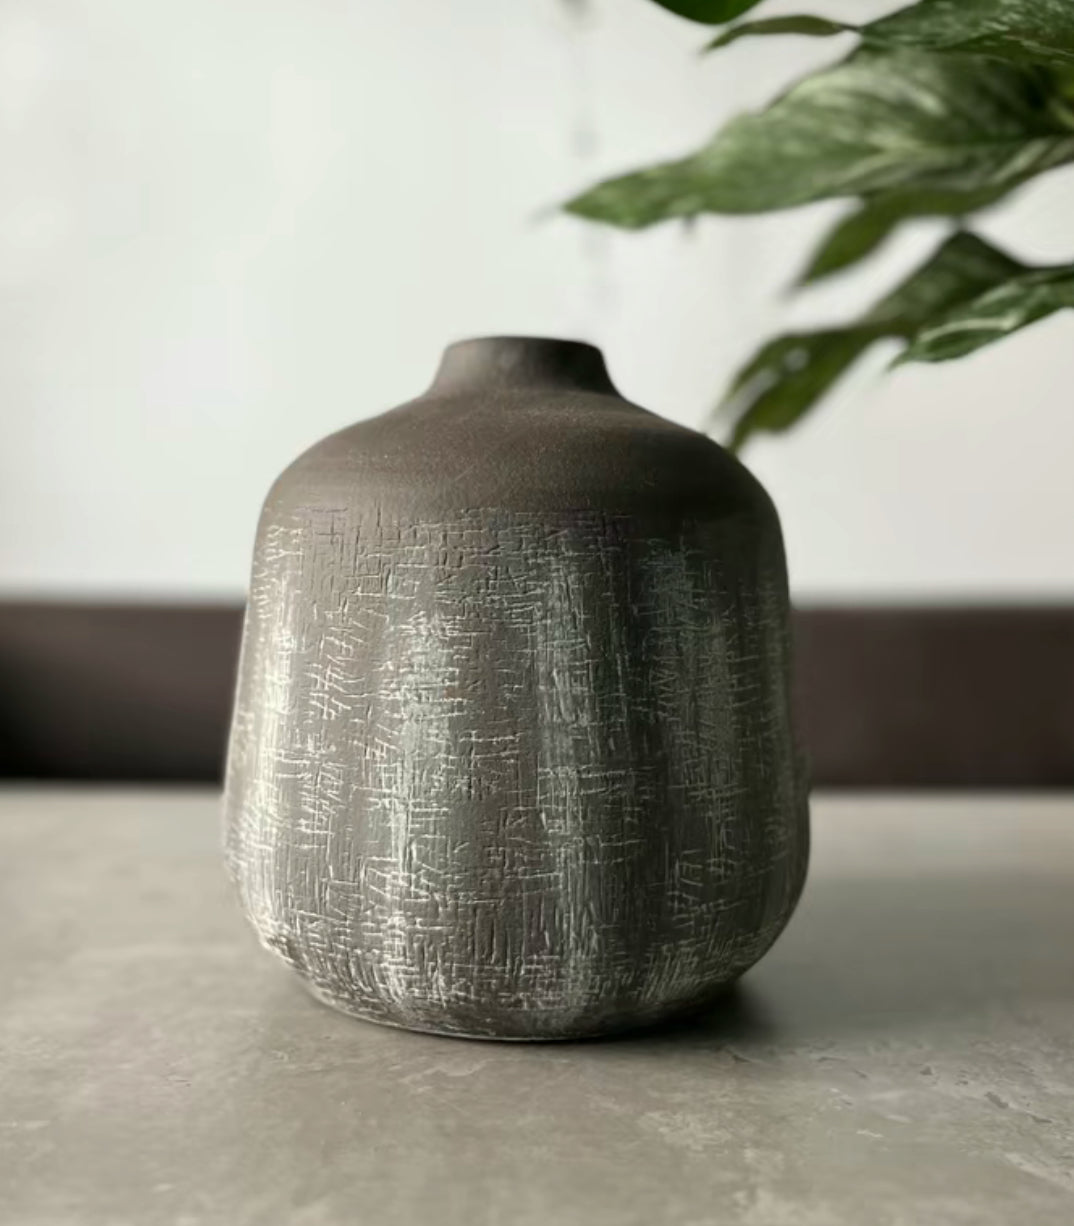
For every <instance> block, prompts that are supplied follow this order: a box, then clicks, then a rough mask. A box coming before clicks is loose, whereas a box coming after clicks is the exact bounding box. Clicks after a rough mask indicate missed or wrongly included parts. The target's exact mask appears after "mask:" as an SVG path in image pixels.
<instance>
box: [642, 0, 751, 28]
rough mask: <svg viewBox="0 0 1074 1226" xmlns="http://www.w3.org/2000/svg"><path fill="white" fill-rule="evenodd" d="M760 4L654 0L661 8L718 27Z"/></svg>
mask: <svg viewBox="0 0 1074 1226" xmlns="http://www.w3.org/2000/svg"><path fill="white" fill-rule="evenodd" d="M760 2H761V0H656V3H657V4H659V5H660V7H661V8H665V9H668V10H669V11H670V12H672V13H675V14H676V15H677V16H679V17H686V18H689V20H690V21H699V22H701V24H702V25H706V26H718V25H722V24H723V23H724V22H725V21H734V19H735V18H736V17H741V16H742V14H743V13H748V12H749V11H750V9H752V8H756V7H757V5H758V4H760Z"/></svg>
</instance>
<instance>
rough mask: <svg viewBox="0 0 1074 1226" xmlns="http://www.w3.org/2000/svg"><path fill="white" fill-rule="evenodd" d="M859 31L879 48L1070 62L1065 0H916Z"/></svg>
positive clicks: (1072, 44) (1073, 31)
mask: <svg viewBox="0 0 1074 1226" xmlns="http://www.w3.org/2000/svg"><path fill="white" fill-rule="evenodd" d="M863 33H864V35H865V37H866V38H867V39H868V40H869V41H870V42H873V43H883V44H884V45H885V46H909V47H922V48H926V49H929V50H933V51H957V52H964V53H968V54H972V55H994V56H998V57H1000V58H1002V59H1009V60H1026V61H1031V62H1035V63H1043V64H1056V65H1068V66H1070V65H1074V4H1072V3H1071V0H920V2H919V3H918V4H915V5H912V6H911V7H910V8H905V9H900V10H899V11H898V12H896V13H893V14H891V16H889V17H882V18H881V19H880V20H879V21H874V22H871V23H870V24H869V25H867V26H865V27H864V30H863Z"/></svg>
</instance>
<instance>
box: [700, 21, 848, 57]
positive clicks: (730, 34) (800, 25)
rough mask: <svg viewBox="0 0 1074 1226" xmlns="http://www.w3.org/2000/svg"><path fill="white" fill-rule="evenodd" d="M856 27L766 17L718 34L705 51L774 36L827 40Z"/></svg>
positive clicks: (835, 23)
mask: <svg viewBox="0 0 1074 1226" xmlns="http://www.w3.org/2000/svg"><path fill="white" fill-rule="evenodd" d="M857 28H858V27H857V26H851V25H847V24H845V23H844V22H842V21H829V20H828V19H827V18H826V17H809V16H807V15H805V14H802V15H800V16H796V17H768V18H766V19H765V20H764V21H743V22H740V23H739V24H738V25H737V26H731V28H730V29H728V30H724V31H723V33H722V34H718V35H717V36H716V37H715V38H714V39H713V40H712V42H711V43H709V45H708V47H707V48H706V50H708V51H716V50H718V49H719V48H720V47H728V46H730V45H731V43H737V42H738V40H739V39H740V38H756V37H766V36H771V35H774V34H807V35H809V36H810V37H811V38H829V37H831V35H833V34H845V33H846V32H847V31H849V30H856V29H857Z"/></svg>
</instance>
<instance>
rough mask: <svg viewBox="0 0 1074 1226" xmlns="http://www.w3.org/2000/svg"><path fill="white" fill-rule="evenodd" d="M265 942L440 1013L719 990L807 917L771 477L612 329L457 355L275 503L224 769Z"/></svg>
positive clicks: (575, 1031)
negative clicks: (797, 910)
mask: <svg viewBox="0 0 1074 1226" xmlns="http://www.w3.org/2000/svg"><path fill="white" fill-rule="evenodd" d="M226 810H227V848H228V858H229V862H230V868H231V872H232V874H233V876H234V879H235V881H236V883H237V885H238V889H239V893H240V896H241V899H242V903H243V905H244V907H245V910H246V912H247V914H248V916H249V918H250V920H251V921H252V923H253V925H254V927H255V929H256V930H257V932H258V934H259V936H260V938H261V940H262V942H263V943H264V944H265V945H266V946H267V947H268V948H269V949H271V950H273V951H275V952H276V953H277V954H279V955H280V956H281V957H282V958H283V959H285V960H286V961H287V962H288V963H289V964H290V965H291V966H292V967H294V968H295V970H296V971H298V973H299V974H300V975H301V976H302V978H303V979H304V980H305V982H306V984H307V985H308V987H309V988H310V989H311V990H312V992H313V993H314V994H315V995H316V996H317V997H319V998H320V999H322V1000H324V1001H326V1002H327V1003H329V1004H331V1005H333V1006H335V1007H336V1008H338V1009H342V1010H344V1011H345V1012H347V1013H350V1014H353V1015H355V1016H357V1017H361V1018H365V1019H368V1020H370V1021H374V1022H382V1023H387V1024H391V1025H396V1026H403V1027H408V1028H411V1029H415V1030H425V1031H435V1032H439V1033H445V1034H454V1035H467V1036H475V1037H483V1038H501V1039H566V1038H576V1037H583V1036H592V1035H598V1034H602V1033H606V1032H609V1031H613V1030H620V1029H623V1028H627V1027H634V1026H639V1025H643V1024H648V1023H651V1022H656V1021H659V1020H662V1019H664V1018H667V1017H670V1016H673V1015H676V1014H679V1013H682V1012H684V1011H687V1010H692V1009H696V1008H698V1007H700V1006H703V1005H705V1004H706V1002H708V1001H710V1000H711V999H712V998H713V996H714V995H715V994H716V993H718V992H719V990H720V989H721V988H722V987H724V986H725V985H727V984H728V983H729V982H731V981H733V980H734V979H735V978H736V977H737V976H739V975H741V974H742V972H743V971H745V970H746V969H747V968H748V967H749V966H751V965H752V964H753V963H754V962H756V961H757V959H758V958H760V957H761V955H762V954H763V953H764V952H765V951H766V950H767V949H768V947H769V946H770V945H771V944H772V942H773V941H774V940H775V939H776V937H777V935H778V934H779V932H780V931H781V930H782V928H783V927H784V925H785V924H786V922H787V920H788V918H789V917H790V914H791V912H792V910H793V908H794V906H795V903H796V901H797V899H798V896H799V893H800V891H801V888H802V884H803V880H804V875H805V869H806V860H807V849H808V816H807V805H806V798H805V789H804V786H803V779H802V771H801V768H800V763H799V760H798V757H797V754H796V751H795V740H794V735H793V729H792V721H791V707H790V658H789V629H788V599H787V580H786V567H785V562H784V554H783V546H782V541H781V534H780V528H779V523H778V520H777V516H776V513H775V510H774V509H773V506H772V503H771V501H770V500H769V498H768V497H767V495H766V494H765V493H764V491H763V490H762V488H761V487H760V485H759V484H758V483H757V481H756V480H755V479H754V478H753V477H752V476H751V475H750V474H749V472H748V471H747V470H746V469H745V468H744V467H743V466H742V465H741V464H740V463H739V462H738V461H737V460H735V459H734V458H732V457H731V456H730V455H729V454H727V453H726V452H725V451H723V450H722V449H721V448H720V447H718V446H717V445H716V444H715V443H714V442H712V441H710V440H709V439H707V438H705V437H704V436H702V435H701V434H698V433H695V432H694V431H692V430H688V429H685V428H683V427H681V426H678V425H674V424H672V423H671V422H669V421H666V420H664V419H662V418H661V417H659V416H656V415H654V414H653V413H650V412H647V411H646V410H644V409H642V408H639V407H637V406H636V405H634V404H631V403H629V402H627V401H626V400H624V399H622V398H621V397H620V396H619V394H618V393H617V392H616V389H615V388H614V387H613V385H612V383H611V381H610V379H609V377H608V374H607V371H606V369H605V365H604V362H603V359H602V357H601V355H600V353H599V351H598V350H596V349H594V348H592V347H590V346H588V345H584V344H579V343H574V342H566V341H553V340H538V339H526V338H491V339H484V340H474V341H465V342H462V343H460V344H457V345H454V346H452V347H450V348H449V349H448V350H447V352H446V354H445V356H444V358H443V362H442V365H441V368H440V372H439V374H438V376H437V377H436V380H435V382H434V383H433V385H432V387H431V388H430V390H429V391H428V392H426V393H425V395H423V396H421V397H419V398H418V399H416V400H413V401H411V402H410V403H409V404H405V405H403V406H402V407H401V408H397V409H394V410H392V411H391V412H388V413H384V414H382V415H381V416H378V417H373V418H369V419H367V420H364V421H362V422H360V423H359V424H357V425H355V426H352V427H350V428H349V429H345V430H343V431H341V432H340V433H338V434H334V435H332V436H331V437H330V438H327V439H325V440H324V441H322V442H320V443H318V444H317V445H316V446H314V447H312V448H311V449H310V450H309V451H307V452H306V453H305V454H304V455H302V456H301V457H299V459H297V460H296V461H295V462H294V463H293V464H292V465H291V467H290V468H288V469H287V470H286V471H285V472H284V473H283V475H282V476H281V477H280V478H279V479H278V480H277V481H276V483H275V485H274V486H273V488H272V490H271V492H270V493H269V496H268V499H267V501H266V503H265V507H264V511H263V513H262V517H261V521H260V527H259V530H258V534H257V542H256V550H255V558H254V566H253V575H252V582H251V589H250V597H249V604H248V609H247V615H246V626H245V637H244V645H243V651H242V663H241V667H240V678H239V685H238V695H237V702H236V708H235V715H234V722H233V729H232V738H231V748H230V755H229V763H228V777H227V788H226Z"/></svg>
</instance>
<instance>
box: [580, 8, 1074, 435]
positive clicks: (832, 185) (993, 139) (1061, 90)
mask: <svg viewBox="0 0 1074 1226" xmlns="http://www.w3.org/2000/svg"><path fill="white" fill-rule="evenodd" d="M655 2H656V3H658V4H660V5H662V6H663V7H664V8H666V9H669V10H671V11H672V12H675V13H677V14H679V15H680V16H683V17H688V18H690V19H692V20H694V21H697V22H700V23H703V24H707V25H724V24H726V23H729V22H734V21H735V19H736V18H738V17H741V16H743V15H745V14H747V13H749V12H750V11H751V10H753V9H754V8H756V7H757V6H758V4H759V3H760V2H761V0H655ZM848 32H849V33H853V34H854V35H855V36H857V38H858V46H857V47H856V48H854V49H853V50H852V51H851V53H850V55H849V56H847V58H845V59H844V60H843V61H842V62H840V63H836V64H835V65H833V66H830V67H827V68H824V69H821V70H820V71H818V72H815V73H813V74H811V75H809V76H807V77H806V78H804V79H803V80H801V81H799V82H798V83H796V84H795V85H793V86H792V87H791V88H790V89H789V90H787V92H785V93H784V94H783V95H781V96H780V97H778V98H776V100H775V101H774V102H773V103H772V104H771V105H770V106H768V107H767V108H765V109H764V110H762V111H760V112H756V113H752V114H745V115H741V116H739V117H738V118H737V119H734V120H732V121H731V122H730V123H729V124H727V125H726V126H725V127H724V128H723V129H722V130H721V131H720V132H718V133H717V134H716V135H715V137H714V138H713V139H712V140H711V141H710V142H709V143H708V144H707V145H705V146H704V147H703V148H702V149H700V150H698V151H697V152H695V153H693V154H690V155H689V156H686V157H682V158H679V159H677V160H675V161H670V162H666V163H663V164H661V165H657V166H652V167H648V168H645V169H642V170H638V171H635V172H633V173H630V174H626V175H622V176H620V177H618V178H615V179H611V180H608V181H607V182H604V183H600V184H598V185H596V186H595V187H593V188H591V189H590V190H589V191H587V192H585V193H583V194H582V195H580V196H579V197H577V198H576V199H574V200H572V201H571V202H570V203H569V204H568V205H567V206H566V208H567V210H568V211H569V212H571V213H573V214H575V215H577V216H580V217H583V218H586V219H589V220H591V221H598V222H603V223H606V224H609V225H614V226H619V227H623V228H626V229H640V228H643V227H646V226H651V225H655V224H657V223H660V222H664V221H668V220H672V219H675V218H690V217H695V216H698V215H700V214H705V213H716V214H743V213H761V212H769V211H775V210H781V209H788V208H794V207H797V206H799V205H805V204H809V203H811V202H813V201H817V200H825V199H848V200H853V201H854V205H853V208H852V210H851V211H850V212H848V214H847V215H846V216H845V217H844V218H843V219H842V220H841V221H840V222H839V223H838V224H837V225H836V226H835V227H834V228H833V229H832V230H831V231H830V232H829V233H828V234H827V235H826V236H825V237H824V238H823V239H822V240H821V242H820V244H819V246H818V247H817V249H816V250H815V251H814V253H813V254H812V256H811V257H810V259H809V261H808V263H807V265H806V267H805V269H804V271H803V273H802V274H801V277H800V278H799V284H803V285H804V284H808V283H812V282H815V281H817V280H820V279H821V278H823V277H827V276H830V275H832V274H833V273H836V272H842V271H844V270H846V269H848V268H850V267H852V266H853V265H856V264H858V263H860V262H861V261H863V260H865V259H867V258H868V257H869V256H870V255H872V254H873V253H874V252H875V251H876V250H877V249H878V248H879V247H880V246H881V245H882V244H883V243H884V242H885V241H886V240H887V239H888V238H889V237H890V236H891V235H892V234H893V233H894V232H895V231H896V230H897V229H898V228H899V226H901V225H902V224H903V223H904V222H905V221H908V220H912V219H914V218H920V217H940V218H948V219H951V220H952V221H953V222H955V223H956V224H957V225H958V226H960V227H964V226H965V225H966V224H967V221H968V220H972V218H973V217H974V216H975V215H977V214H978V213H979V212H980V211H981V210H982V209H985V208H989V207H992V206H995V205H997V204H1000V203H1002V202H1003V201H1004V200H1006V198H1007V197H1008V195H1009V194H1010V193H1011V192H1013V191H1015V190H1016V189H1019V188H1021V187H1023V185H1025V184H1027V183H1029V182H1031V181H1032V180H1033V179H1035V178H1036V177H1037V176H1039V175H1041V174H1043V173H1045V172H1046V171H1049V170H1052V169H1053V168H1055V167H1059V166H1063V165H1065V164H1069V163H1074V0H918V3H916V4H909V5H907V6H906V7H904V8H902V9H900V10H898V11H896V12H894V13H892V14H889V15H888V16H887V17H884V18H881V19H880V20H878V21H873V22H869V23H866V24H863V25H859V26H854V25H848V24H845V23H842V22H836V21H830V20H827V19H825V18H821V17H816V16H813V15H810V14H801V15H795V16H782V17H771V18H763V17H762V18H760V19H758V20H747V21H739V22H738V23H737V24H728V25H727V26H726V29H724V30H722V31H721V32H720V33H719V34H718V35H717V36H716V37H715V38H714V39H713V40H712V41H711V42H710V43H709V48H711V49H715V48H717V47H727V46H729V45H730V44H732V43H735V42H738V41H739V40H742V39H746V38H749V37H757V36H774V35H806V36H810V37H828V36H831V35H835V34H844V33H848ZM1065 307H1074V266H1071V267H1060V268H1046V269H1041V268H1037V269H1032V268H1027V267H1025V266H1024V265H1021V264H1017V263H1016V262H1014V261H1013V260H1011V259H1009V258H1008V257H1007V256H1005V255H1003V254H1002V253H1001V252H998V251H996V250H995V248H992V247H989V246H988V245H987V244H985V243H983V242H981V241H980V240H979V239H976V238H974V237H973V236H972V235H970V234H968V233H965V232H960V233H958V234H957V235H956V236H955V237H954V238H952V239H951V240H950V241H949V242H947V243H946V244H944V245H943V246H941V247H940V249H939V250H938V251H937V252H936V253H935V255H934V256H933V257H932V259H930V260H929V261H928V262H927V263H926V264H924V265H923V266H922V267H921V268H920V269H918V271H917V272H916V273H915V274H914V275H913V276H912V277H910V278H909V279H908V280H907V281H906V282H904V283H903V284H902V285H901V286H899V287H898V289H896V290H895V291H894V292H893V293H892V294H889V295H888V296H887V297H885V298H883V299H882V300H881V301H880V302H879V303H877V304H876V305H875V306H874V307H873V309H872V310H871V311H869V312H867V313H866V314H865V315H863V316H862V317H861V318H860V319H858V320H854V321H851V322H849V323H847V324H846V325H844V326H842V327H838V328H827V329H824V330H821V331H816V332H808V333H800V334H794V335H790V336H782V337H777V338H776V339H774V340H772V341H770V342H768V343H767V344H766V345H764V346H763V347H762V348H761V350H760V351H759V352H758V353H757V354H755V355H754V356H753V358H751V359H750V361H748V362H747V363H746V364H745V366H744V367H743V369H742V370H741V371H740V373H739V375H738V376H737V377H736V379H735V380H734V382H733V384H732V386H731V388H730V389H729V391H728V393H727V395H726V397H725V398H724V405H723V408H724V410H725V412H726V413H727V414H729V416H730V418H731V420H732V422H733V439H732V442H733V444H734V445H736V446H740V445H741V444H742V443H743V442H744V441H745V440H746V439H747V438H749V437H750V436H751V435H752V434H753V433H755V432H756V431H759V430H784V429H786V428H787V427H789V426H790V425H792V424H794V423H795V422H797V421H798V420H800V418H801V417H802V416H803V415H804V414H805V413H806V412H808V411H809V410H810V409H811V408H812V407H813V406H814V405H815V404H817V403H818V402H819V401H820V400H821V399H822V397H823V396H824V395H825V393H827V392H828V391H829V390H830V388H831V387H832V386H833V385H834V384H835V383H836V382H837V381H838V380H839V378H841V376H842V375H843V374H844V373H845V372H846V371H847V370H848V369H849V367H850V366H851V365H852V364H853V363H854V362H855V361H857V359H858V358H859V357H860V356H861V355H862V354H863V353H864V352H865V351H866V350H867V349H869V348H870V347H871V346H872V345H873V344H875V343H876V342H877V341H879V340H882V339H894V340H895V341H897V342H899V343H901V344H902V345H903V348H904V352H903V357H902V358H901V359H900V360H903V361H928V362H933V361H943V360H946V359H949V358H954V357H961V356H963V355H964V354H967V353H971V352H973V351H974V350H977V349H980V348H982V347H983V346H985V345H988V344H991V343H993V342H994V341H997V340H999V339H1001V338H1003V337H1005V336H1008V335H1010V334H1011V333H1013V332H1016V331H1018V330H1019V329H1021V328H1023V327H1026V326H1027V325H1029V324H1031V323H1033V322H1035V321H1036V320H1038V319H1041V318H1043V317H1044V316H1046V315H1049V314H1051V313H1053V312H1055V311H1058V310H1061V309H1063V308H1065Z"/></svg>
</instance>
